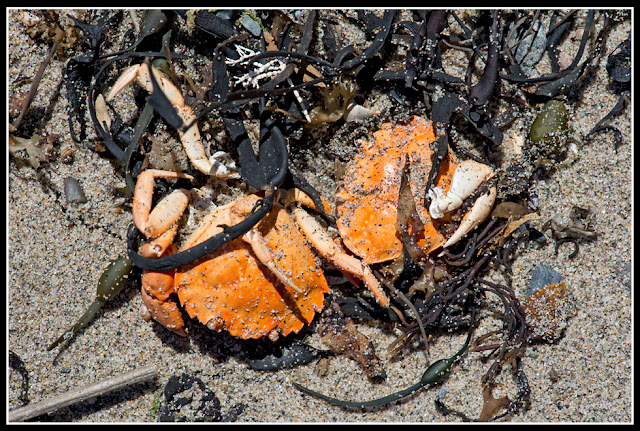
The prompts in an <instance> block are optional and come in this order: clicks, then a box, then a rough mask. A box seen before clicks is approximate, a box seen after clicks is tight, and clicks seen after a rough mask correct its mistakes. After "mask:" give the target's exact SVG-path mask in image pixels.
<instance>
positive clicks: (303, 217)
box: [291, 208, 389, 307]
mask: <svg viewBox="0 0 640 431" xmlns="http://www.w3.org/2000/svg"><path fill="white" fill-rule="evenodd" d="M291 215H292V217H293V218H294V220H295V221H296V222H297V223H298V226H299V227H300V229H301V230H302V232H303V233H304V234H305V236H306V237H307V238H309V240H310V241H311V243H312V244H313V246H314V247H315V248H316V249H317V250H318V251H319V252H320V254H322V255H323V256H324V257H326V258H327V259H329V260H331V261H332V262H333V263H335V264H336V265H337V266H338V267H339V268H340V269H342V270H344V271H347V272H349V273H351V274H354V275H355V276H356V277H359V278H361V279H362V280H363V281H364V282H365V284H366V285H367V287H368V288H369V290H370V291H371V292H372V293H373V295H374V296H375V298H376V301H377V302H378V304H380V305H381V306H382V307H388V306H389V298H388V297H387V295H385V293H384V292H383V291H382V287H381V286H380V283H379V282H378V279H377V278H376V277H375V275H373V272H371V269H370V268H369V266H368V265H367V264H366V263H364V262H361V261H360V260H359V259H357V258H355V257H353V256H350V255H348V254H346V253H345V252H344V251H343V250H342V248H341V247H340V246H338V245H337V244H336V243H335V242H334V241H333V239H332V238H331V237H330V236H329V234H328V233H327V232H326V231H325V229H324V228H323V227H322V226H321V225H320V223H318V222H317V221H316V219H315V218H313V217H312V216H311V215H310V214H309V213H307V212H306V211H305V210H303V209H301V208H294V209H293V210H292V211H291Z"/></svg>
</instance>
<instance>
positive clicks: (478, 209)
mask: <svg viewBox="0 0 640 431" xmlns="http://www.w3.org/2000/svg"><path fill="white" fill-rule="evenodd" d="M496 195H497V188H496V186H492V187H491V188H490V189H489V192H488V193H485V194H483V195H482V196H480V197H479V198H478V199H476V201H475V203H474V204H473V206H472V207H471V209H470V210H469V211H468V212H467V213H466V214H465V215H464V217H463V218H462V222H460V226H458V229H456V231H455V232H454V233H453V235H451V238H449V239H448V240H447V242H445V243H444V244H443V245H442V247H444V248H447V247H451V246H452V245H454V244H455V243H457V242H458V241H460V240H461V239H462V238H464V237H465V236H466V235H467V234H468V233H469V232H471V231H472V230H474V229H475V228H476V227H477V226H478V225H479V224H480V223H482V222H483V221H484V220H486V218H487V217H489V214H490V213H491V208H493V203H494V202H495V200H496Z"/></svg>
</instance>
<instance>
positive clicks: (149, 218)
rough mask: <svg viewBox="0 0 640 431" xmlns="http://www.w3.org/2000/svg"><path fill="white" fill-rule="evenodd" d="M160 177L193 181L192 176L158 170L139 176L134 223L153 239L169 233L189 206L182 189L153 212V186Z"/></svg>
mask: <svg viewBox="0 0 640 431" xmlns="http://www.w3.org/2000/svg"><path fill="white" fill-rule="evenodd" d="M159 177H162V178H187V179H190V180H191V179H193V177H192V176H191V175H187V174H182V173H178V172H172V171H161V170H157V169H147V170H146V171H144V172H142V173H141V174H140V176H138V182H137V183H136V189H135V192H134V195H133V223H134V224H135V225H136V227H137V228H138V229H139V230H140V232H142V233H143V234H144V235H145V236H146V237H147V238H151V239H154V238H157V237H158V236H160V235H162V234H163V233H165V232H166V231H168V230H169V229H170V228H171V227H172V226H173V225H174V224H175V223H176V222H177V221H178V219H179V218H180V216H181V215H182V213H183V212H184V210H185V209H186V208H187V205H188V204H189V198H188V197H187V195H186V192H185V191H184V190H182V189H180V190H175V191H173V192H172V193H171V194H170V195H169V196H167V197H165V198H164V199H162V200H161V201H160V202H159V203H158V204H157V205H156V207H155V208H154V209H153V211H151V202H152V199H153V184H154V180H155V179H156V178H159ZM169 242H170V241H169Z"/></svg>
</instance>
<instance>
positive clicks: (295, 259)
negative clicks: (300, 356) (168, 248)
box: [175, 195, 329, 339]
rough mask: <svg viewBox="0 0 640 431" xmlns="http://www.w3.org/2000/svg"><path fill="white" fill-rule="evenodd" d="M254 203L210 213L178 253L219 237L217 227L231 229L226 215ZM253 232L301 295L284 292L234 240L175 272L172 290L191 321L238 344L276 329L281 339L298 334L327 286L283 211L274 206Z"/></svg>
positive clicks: (248, 200)
mask: <svg viewBox="0 0 640 431" xmlns="http://www.w3.org/2000/svg"><path fill="white" fill-rule="evenodd" d="M258 200H259V197H258V196H256V195H250V196H248V197H246V198H244V199H242V200H241V201H239V202H237V203H235V204H233V205H230V206H225V207H220V208H218V209H216V210H214V211H213V212H212V213H211V214H209V215H208V216H207V220H206V221H205V222H203V223H202V227H201V228H200V229H199V230H197V231H196V232H194V233H193V234H192V236H191V237H190V238H189V240H188V241H187V243H185V245H184V246H183V247H182V248H183V249H187V248H190V247H193V246H194V245H196V244H198V243H200V242H203V241H204V240H206V239H207V238H210V237H211V236H213V235H215V234H217V233H219V232H221V231H222V228H221V227H219V225H221V224H226V225H233V224H234V221H233V220H234V219H233V216H234V214H232V212H233V211H236V210H237V208H238V207H239V206H241V207H244V208H247V207H248V208H251V207H252V206H253V204H254V203H255V202H257V201H258ZM238 204H240V205H238ZM240 215H241V216H245V215H246V214H240ZM255 228H256V229H258V230H259V232H260V233H261V234H262V235H263V236H264V237H265V239H266V240H267V243H268V244H269V247H270V248H271V250H272V252H273V254H274V256H275V259H276V264H277V265H278V267H279V268H280V269H282V270H283V271H284V272H285V273H286V274H288V275H289V276H290V278H291V279H293V281H294V282H295V283H296V285H297V286H298V287H299V288H300V289H301V290H303V292H304V294H303V295H301V294H298V293H296V292H292V291H290V290H287V289H286V288H285V287H284V286H283V285H282V283H281V282H280V281H279V280H278V279H277V278H276V276H275V275H273V274H272V273H271V272H270V270H269V269H268V268H266V267H265V266H263V265H262V263H260V261H259V260H258V258H257V257H256V256H255V255H254V254H253V251H252V250H251V247H250V246H249V245H248V244H247V243H246V242H244V241H243V240H242V239H241V238H237V239H235V240H233V241H231V242H229V243H227V244H225V245H224V246H223V247H221V248H220V249H218V250H216V251H215V252H213V253H211V254H209V255H207V256H206V257H204V258H202V259H200V260H199V261H197V262H195V263H193V264H191V265H189V266H186V267H183V268H179V269H178V270H177V271H176V274H175V289H176V291H177V292H178V297H179V298H180V302H181V303H182V305H183V306H184V308H185V310H186V311H187V313H189V315H190V316H191V317H193V318H197V319H198V320H199V321H200V322H202V323H204V324H208V326H209V328H211V329H215V330H227V331H228V332H229V333H231V334H232V335H234V336H237V337H240V338H243V339H248V338H260V337H263V336H266V335H271V336H273V334H274V332H273V331H274V330H277V328H279V330H280V331H281V333H282V335H285V336H286V335H287V334H289V333H291V332H295V333H298V332H299V331H300V329H302V327H303V326H304V325H305V324H308V323H310V322H311V321H312V319H313V317H314V315H315V313H316V312H319V311H321V310H322V305H323V301H324V294H325V293H329V287H328V285H327V282H326V280H325V278H324V275H323V274H322V271H321V270H320V269H319V268H318V266H317V265H316V262H315V259H314V257H313V255H312V253H311V250H309V248H308V247H307V246H306V244H305V240H304V238H303V236H302V234H301V233H300V231H299V230H298V228H297V227H296V225H295V222H294V221H293V219H292V218H291V217H290V216H289V215H288V214H287V212H286V211H285V210H284V208H283V207H281V206H280V205H277V204H276V205H274V208H273V210H272V211H271V212H270V213H269V214H268V215H267V216H266V217H265V218H264V219H263V220H262V221H261V222H260V223H259V224H258V225H257V226H256V227H255Z"/></svg>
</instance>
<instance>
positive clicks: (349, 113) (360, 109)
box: [342, 102, 378, 122]
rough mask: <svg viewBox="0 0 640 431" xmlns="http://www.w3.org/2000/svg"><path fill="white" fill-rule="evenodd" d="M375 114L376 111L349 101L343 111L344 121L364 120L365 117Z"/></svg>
mask: <svg viewBox="0 0 640 431" xmlns="http://www.w3.org/2000/svg"><path fill="white" fill-rule="evenodd" d="M375 115H378V113H377V112H375V111H372V110H371V109H369V108H365V107H364V106H362V105H358V104H357V103H353V102H350V103H349V105H348V106H347V109H345V111H344V115H343V116H342V118H344V121H346V122H350V121H356V120H366V119H367V118H371V117H373V116H375Z"/></svg>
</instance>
